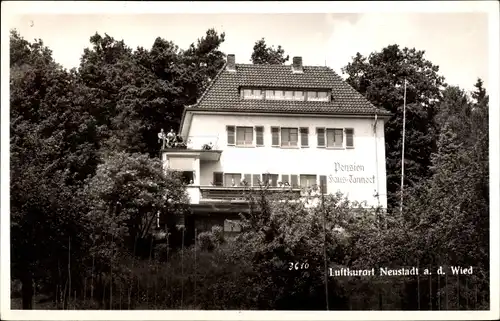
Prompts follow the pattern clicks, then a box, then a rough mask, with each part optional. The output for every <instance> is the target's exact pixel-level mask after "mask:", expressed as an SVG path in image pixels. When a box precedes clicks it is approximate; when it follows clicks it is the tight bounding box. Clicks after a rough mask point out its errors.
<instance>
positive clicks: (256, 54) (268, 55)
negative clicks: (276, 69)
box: [250, 38, 290, 65]
mask: <svg viewBox="0 0 500 321" xmlns="http://www.w3.org/2000/svg"><path fill="white" fill-rule="evenodd" d="M289 59H290V56H289V55H286V56H285V49H283V48H282V47H281V46H278V47H277V48H274V46H271V47H269V46H268V45H267V44H266V40H265V39H264V38H262V39H260V40H258V41H256V42H255V44H254V46H253V52H252V56H251V59H250V60H251V61H252V63H253V64H256V65H283V64H284V63H286V62H287V61H288V60H289Z"/></svg>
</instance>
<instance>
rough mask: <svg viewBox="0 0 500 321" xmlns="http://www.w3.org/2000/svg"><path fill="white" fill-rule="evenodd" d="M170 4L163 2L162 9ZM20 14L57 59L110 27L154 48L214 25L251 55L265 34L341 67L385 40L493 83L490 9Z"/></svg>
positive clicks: (68, 62) (18, 23)
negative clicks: (490, 76) (157, 43)
mask: <svg viewBox="0 0 500 321" xmlns="http://www.w3.org/2000/svg"><path fill="white" fill-rule="evenodd" d="M164 11H165V10H164ZM166 12H167V13H158V14H150V13H149V14H117V13H112V12H111V13H103V14H40V13H36V12H35V13H28V14H18V15H14V16H12V17H11V20H10V28H15V29H17V30H18V31H19V32H20V34H21V35H22V36H23V37H24V38H25V39H27V40H29V41H32V40H33V39H34V38H40V39H42V40H43V41H44V43H45V44H46V45H47V46H48V47H49V48H51V49H52V50H53V56H54V58H55V60H56V61H57V62H59V63H60V64H62V65H63V66H65V67H67V68H72V67H77V66H78V64H79V59H80V57H81V55H82V52H83V49H84V48H85V47H88V46H89V38H90V36H92V35H93V34H95V33H96V32H98V33H100V34H104V33H107V34H109V35H110V36H112V37H114V38H115V39H118V40H121V39H123V40H124V41H125V43H126V44H127V45H128V46H130V47H132V48H136V47H137V46H142V47H144V48H148V49H149V48H150V47H151V46H152V44H153V42H154V40H155V38H157V37H162V38H164V39H167V40H171V41H173V42H174V43H175V44H177V45H178V46H179V47H180V48H187V47H188V46H189V45H190V44H191V43H193V42H196V40H197V39H198V38H200V37H202V36H203V35H204V34H205V32H206V30H207V29H209V28H215V29H216V30H217V31H218V32H224V33H225V34H226V41H225V42H224V43H223V45H222V46H221V50H222V51H223V52H225V53H226V54H235V55H236V62H237V63H249V62H250V55H251V53H252V48H253V45H254V43H255V42H256V41H257V40H259V39H261V38H265V40H266V43H267V44H268V45H273V46H277V45H281V46H282V47H283V48H284V49H285V52H286V54H288V55H290V61H291V58H292V57H293V56H302V58H303V63H304V65H325V64H326V65H328V66H330V67H332V68H333V69H334V70H335V71H337V72H338V73H339V74H341V68H342V67H343V66H345V65H346V64H347V63H348V62H350V61H351V60H352V57H353V56H354V55H356V53H357V52H359V53H361V54H362V55H365V56H368V55H369V54H370V53H372V52H375V51H380V50H381V49H382V48H384V47H386V46H388V45H391V44H398V45H399V46H400V47H410V48H416V49H418V50H425V52H426V54H425V57H426V58H427V59H428V60H430V61H431V62H432V63H433V64H435V65H438V66H439V67H440V74H441V75H443V76H445V78H446V81H447V82H448V83H449V84H451V85H459V86H460V87H462V88H464V89H468V90H472V88H473V85H474V83H475V82H476V79H477V78H478V77H480V78H482V79H483V80H484V81H485V84H486V85H487V84H488V50H489V44H488V39H489V37H488V14H487V13H481V12H455V13H453V12H452V13H446V12H423V13H413V12H403V13H401V12H399V13H374V12H360V13H331V12H327V11H326V12H324V13H281V14H279V13H278V14H275V13H268V14H265V13H264V14H242V13H235V14H226V13H219V14H217V13H215V14H203V13H195V14H182V13H179V14H178V13H174V14H173V13H168V10H166Z"/></svg>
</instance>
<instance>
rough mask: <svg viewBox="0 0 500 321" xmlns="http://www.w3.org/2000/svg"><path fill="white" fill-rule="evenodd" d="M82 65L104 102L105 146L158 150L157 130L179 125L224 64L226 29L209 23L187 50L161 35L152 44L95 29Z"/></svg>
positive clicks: (101, 106)
mask: <svg viewBox="0 0 500 321" xmlns="http://www.w3.org/2000/svg"><path fill="white" fill-rule="evenodd" d="M90 41H91V44H92V48H87V49H85V52H84V55H83V56H82V62H81V65H80V69H79V75H80V77H81V78H82V80H83V82H84V84H85V85H86V86H88V87H90V88H92V89H93V90H94V92H95V95H96V96H97V97H98V99H100V100H101V103H100V104H99V105H98V106H96V107H95V108H94V111H95V114H96V115H100V118H98V120H99V126H100V128H101V129H102V131H103V132H105V133H106V134H107V137H108V140H107V141H106V143H105V144H104V145H105V146H106V149H108V150H115V151H126V152H129V153H135V152H141V153H148V154H150V155H151V156H156V155H158V154H157V153H158V143H157V140H158V138H157V133H158V132H160V130H161V129H162V128H167V131H168V130H169V129H170V128H173V129H176V128H178V126H179V125H180V119H181V117H182V112H183V110H184V106H186V105H190V104H193V103H195V102H196V100H197V99H198V98H199V97H200V95H201V94H202V92H203V90H204V89H205V88H206V86H208V84H209V82H210V81H211V79H213V78H214V77H215V75H216V74H217V72H218V71H219V70H220V68H221V67H222V65H223V64H224V54H223V53H222V52H221V51H220V50H219V47H220V45H221V44H222V43H223V42H224V34H223V33H222V34H220V35H219V34H218V33H217V32H216V31H215V30H214V29H209V30H208V31H207V32H206V35H205V37H202V38H200V39H198V42H197V44H196V45H195V44H191V46H190V47H189V48H188V49H187V50H180V49H179V47H178V46H177V45H175V44H174V43H173V42H171V41H167V40H165V39H162V38H160V37H158V38H156V40H155V42H154V43H153V45H152V47H151V49H150V50H146V49H144V48H142V47H139V48H137V49H136V50H135V51H132V49H131V48H129V47H127V46H126V45H125V43H124V42H123V41H117V40H115V39H114V38H112V37H110V36H109V35H105V36H104V37H102V36H100V35H98V34H96V35H94V36H93V37H91V39H90Z"/></svg>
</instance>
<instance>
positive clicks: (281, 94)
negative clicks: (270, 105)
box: [274, 90, 285, 100]
mask: <svg viewBox="0 0 500 321" xmlns="http://www.w3.org/2000/svg"><path fill="white" fill-rule="evenodd" d="M284 98H285V92H284V91H283V90H275V91H274V99H279V100H282V99H284Z"/></svg>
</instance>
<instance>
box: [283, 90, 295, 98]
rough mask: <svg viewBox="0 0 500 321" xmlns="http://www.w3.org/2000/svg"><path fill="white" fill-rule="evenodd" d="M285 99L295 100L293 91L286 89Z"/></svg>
mask: <svg viewBox="0 0 500 321" xmlns="http://www.w3.org/2000/svg"><path fill="white" fill-rule="evenodd" d="M283 98H284V99H285V100H293V91H289V90H287V91H285V95H284V97H283Z"/></svg>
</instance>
